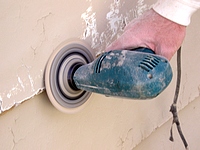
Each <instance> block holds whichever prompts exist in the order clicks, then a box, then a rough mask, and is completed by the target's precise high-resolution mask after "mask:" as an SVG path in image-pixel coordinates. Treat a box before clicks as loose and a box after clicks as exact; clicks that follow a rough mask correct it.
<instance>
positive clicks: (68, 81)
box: [45, 41, 94, 113]
mask: <svg viewBox="0 0 200 150" xmlns="http://www.w3.org/2000/svg"><path fill="white" fill-rule="evenodd" d="M93 60H94V57H93V55H92V53H91V49H90V48H89V46H87V45H86V44H85V43H84V42H83V41H72V42H64V43H62V44H61V45H59V46H58V47H57V48H56V50H55V51H54V52H53V53H52V55H51V56H50V58H49V60H48V63H47V66H46V70H45V86H46V91H47V95H48V97H49V99H50V101H51V103H52V104H53V105H54V106H55V107H56V108H57V109H58V110H60V111H62V112H64V113H75V112H77V111H79V110H81V109H82V108H83V107H85V105H86V104H87V103H88V101H89V97H90V95H91V92H87V91H83V90H80V89H78V88H77V87H76V85H75V83H74V81H73V74H74V72H75V71H76V70H77V69H78V68H79V67H80V66H82V65H84V64H88V63H90V62H91V61H93Z"/></svg>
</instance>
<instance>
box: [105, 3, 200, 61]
mask: <svg viewBox="0 0 200 150" xmlns="http://www.w3.org/2000/svg"><path fill="white" fill-rule="evenodd" d="M170 1H171V3H168V2H170ZM174 1H175V2H174ZM183 1H184V2H185V1H190V2H191V0H159V1H158V2H157V3H156V4H155V5H154V7H153V9H150V10H148V11H147V12H145V13H144V14H143V15H141V16H140V17H138V18H136V19H134V20H133V21H131V22H130V23H129V24H128V25H127V27H126V28H125V30H124V33H123V34H122V35H121V36H120V37H119V38H118V39H117V40H115V41H114V42H113V43H111V45H110V46H108V47H107V49H106V51H109V50H115V49H133V48H137V47H147V48H150V49H152V50H153V51H155V53H156V54H158V55H161V56H164V57H166V58H167V59H169V60H170V59H171V58H172V56H173V55H174V53H175V52H176V51H177V50H178V48H179V47H180V46H181V44H182V42H183V40H184V38H185V34H186V26H187V25H188V23H189V21H188V20H190V16H191V15H192V13H193V12H194V9H193V5H192V7H191V8H190V7H189V6H188V5H187V3H184V4H185V5H187V6H185V7H186V8H187V7H188V10H187V16H185V15H184V16H182V15H181V13H180V12H181V11H183V10H184V11H185V12H186V10H185V8H183V7H180V6H182V5H183V4H182V3H181V2H183ZM192 1H193V2H194V3H192V4H195V6H196V7H195V11H196V10H197V9H198V8H199V7H200V1H197V0H192ZM179 3H180V6H179V5H178V4H179ZM197 4H198V5H197ZM190 5H191V4H190ZM197 6H198V7H197ZM169 8H171V9H169ZM175 8H177V9H179V10H176V9H175ZM154 9H155V10H154ZM182 9H183V10H182ZM157 11H158V12H157ZM173 12H174V13H173ZM178 16H179V17H180V18H181V19H180V18H179V17H178ZM177 18H179V19H177ZM175 19H177V20H175Z"/></svg>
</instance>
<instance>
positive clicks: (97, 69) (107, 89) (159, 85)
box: [73, 48, 172, 99]
mask: <svg viewBox="0 0 200 150" xmlns="http://www.w3.org/2000/svg"><path fill="white" fill-rule="evenodd" d="M73 80H74V82H75V85H76V87H77V88H78V89H82V90H85V91H90V92H95V93H100V94H104V95H106V96H115V97H125V98H131V99H151V98H154V97H156V96H157V95H159V94H160V93H161V92H162V91H163V90H164V89H165V88H166V87H167V86H168V85H169V83H170V81H171V80H172V69H171V66H170V64H169V62H168V60H167V59H166V58H164V57H161V56H158V55H155V54H154V52H153V51H152V50H150V49H147V48H137V49H134V50H114V51H109V52H105V53H104V54H102V55H101V56H99V57H98V58H97V59H96V60H94V61H93V62H91V63H89V64H86V65H83V66H81V67H79V68H78V69H77V70H76V71H75V73H74V75H73Z"/></svg>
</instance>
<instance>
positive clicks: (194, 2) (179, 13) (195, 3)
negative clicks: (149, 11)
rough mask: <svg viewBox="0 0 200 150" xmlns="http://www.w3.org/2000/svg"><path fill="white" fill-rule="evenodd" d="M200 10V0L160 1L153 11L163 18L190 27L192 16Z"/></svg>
mask: <svg viewBox="0 0 200 150" xmlns="http://www.w3.org/2000/svg"><path fill="white" fill-rule="evenodd" d="M199 8H200V0H158V1H157V2H156V3H155V5H154V6H153V9H154V10H155V11H156V12H157V13H158V14H160V15H161V16H163V17H165V18H167V19H169V20H171V21H173V22H176V23H178V24H181V25H184V26H188V25H189V24H190V18H191V16H192V14H193V13H194V12H195V11H196V10H197V9H199Z"/></svg>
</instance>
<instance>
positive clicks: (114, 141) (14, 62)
mask: <svg viewBox="0 0 200 150" xmlns="http://www.w3.org/2000/svg"><path fill="white" fill-rule="evenodd" d="M154 2H155V0H138V1H137V0H136V1H122V0H121V1H120V0H104V1H101V0H99V1H95V0H85V1H82V2H80V1H78V0H73V1H70V2H69V1H64V0H59V1H45V0H40V1H39V0H35V1H30V0H24V1H20V0H17V1H11V0H8V1H2V0H1V1H0V8H1V9H0V35H1V36H2V38H1V40H0V51H1V55H0V60H1V63H2V65H1V66H0V67H1V70H2V71H1V73H0V84H1V87H0V108H1V109H0V112H1V115H0V122H1V123H0V134H1V135H2V136H1V138H0V149H69V150H79V149H91V150H92V149H95V150H96V149H99V150H102V149H109V150H110V149H113V150H118V149H119V150H120V149H124V150H129V149H133V148H134V147H136V146H137V145H138V144H139V145H138V146H137V147H136V149H137V150H139V149H147V148H149V149H183V145H182V143H181V141H180V139H179V137H178V135H177V133H176V132H174V133H175V137H176V138H175V143H170V142H169V140H168V137H169V134H168V133H169V130H170V127H171V126H170V124H171V120H170V118H171V114H170V112H169V108H170V105H171V103H172V100H173V96H174V90H175V83H176V57H175V56H174V58H173V59H172V60H171V65H172V67H173V72H174V78H173V81H172V83H171V84H170V85H169V87H168V88H167V89H166V90H165V91H164V92H163V93H162V94H161V95H159V96H158V97H157V98H155V99H153V100H148V101H138V100H126V99H121V98H107V97H105V96H103V95H98V94H92V97H91V98H90V103H89V105H88V106H87V107H86V108H85V109H84V110H82V111H81V112H79V113H77V114H74V115H68V114H63V113H61V112H59V111H58V110H56V109H55V108H54V107H53V106H52V105H51V103H50V102H49V100H48V97H47V95H46V93H45V92H44V84H43V82H44V78H43V74H44V70H45V65H46V63H47V60H48V58H49V56H50V54H51V53H52V52H53V50H54V49H55V48H56V47H57V46H58V45H59V44H60V43H61V42H63V41H65V40H71V39H74V38H76V39H77V38H78V39H82V40H84V41H85V42H86V43H88V44H89V45H91V48H92V49H93V52H94V53H95V54H99V53H101V52H102V51H103V50H104V49H105V47H106V46H107V45H108V44H109V43H111V42H112V41H113V40H114V39H116V38H117V37H118V36H119V35H120V34H121V33H122V32H123V29H124V27H125V26H126V24H128V22H130V21H131V20H132V19H133V18H135V17H137V16H138V15H140V14H142V12H143V11H145V10H146V9H148V8H149V7H150V6H151V5H152V4H153V3H154ZM199 15H200V13H199V11H198V12H197V13H196V14H195V15H194V16H193V18H192V23H191V25H190V26H189V27H188V30H187V37H186V39H185V41H184V44H183V48H182V49H183V50H182V51H183V53H182V60H183V62H182V80H181V91H180V96H179V102H178V109H179V110H181V112H180V116H181V118H180V120H181V121H182V122H183V131H185V133H186V138H187V139H188V141H189V143H191V148H192V149H197V147H198V146H199V144H198V143H199V142H198V139H197V137H199V136H200V135H199V133H200V131H199V129H198V126H199V122H198V120H199V119H198V118H199V115H198V114H199V111H200V109H199V94H200V78H199V74H200V68H199V64H200V60H199V58H200V53H199V49H200V44H199V37H200V30H199V29H198V27H199V19H198V18H199ZM41 92H43V93H42V94H40V93H41ZM37 94H38V95H37ZM36 95H37V96H36ZM25 100H27V101H26V102H24V101H25ZM22 102H24V103H22ZM21 103H22V104H21ZM14 106H18V107H14ZM12 107H14V108H13V109H11V108H12ZM6 110H7V111H6ZM190 115H192V117H190ZM194 122H196V123H194ZM191 129H192V130H191ZM174 130H175V128H174ZM147 137H148V138H147ZM152 143H155V144H152Z"/></svg>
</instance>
